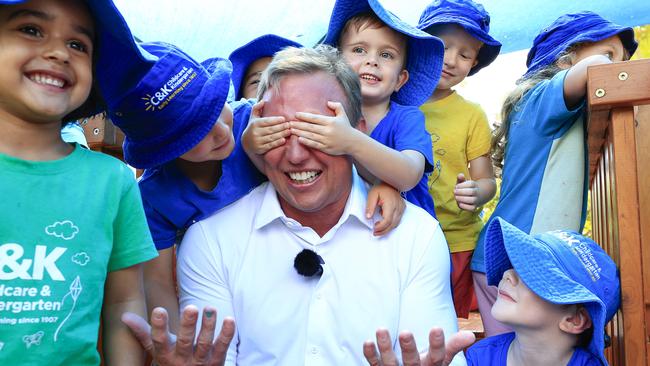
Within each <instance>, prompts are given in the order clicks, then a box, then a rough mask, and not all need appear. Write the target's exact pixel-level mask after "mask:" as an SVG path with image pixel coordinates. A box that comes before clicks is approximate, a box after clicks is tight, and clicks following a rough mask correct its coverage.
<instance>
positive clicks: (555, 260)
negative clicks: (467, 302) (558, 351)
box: [485, 217, 621, 365]
mask: <svg viewBox="0 0 650 366" xmlns="http://www.w3.org/2000/svg"><path fill="white" fill-rule="evenodd" d="M485 265H486V267H485V269H486V275H487V280H488V284H489V285H494V286H497V285H498V284H499V281H500V280H501V278H502V277H503V273H504V272H505V271H507V270H508V269H510V268H514V269H515V271H517V273H518V274H519V277H520V278H521V279H522V281H523V282H524V283H525V284H526V286H528V288H530V290H531V291H533V292H534V293H535V294H537V295H538V296H539V297H541V298H542V299H544V300H546V301H549V302H551V303H554V304H584V306H585V308H586V309H587V311H588V312H589V315H590V316H591V321H592V323H593V329H594V332H593V336H592V339H591V342H590V343H589V346H588V351H589V352H590V353H592V354H593V355H595V356H598V357H599V358H600V359H601V361H602V362H603V364H604V365H607V360H606V359H605V356H604V353H603V352H604V349H605V344H604V331H605V324H606V323H607V322H608V321H609V320H610V319H612V317H613V316H614V314H615V313H616V311H617V310H618V308H619V306H620V301H621V296H620V280H619V274H618V269H617V267H616V264H615V263H614V261H613V260H612V259H611V258H610V257H609V256H608V255H607V253H605V251H604V250H603V249H602V248H601V247H600V246H599V245H598V244H596V243H595V242H594V241H593V240H591V239H589V238H587V237H584V236H582V235H580V234H578V233H576V232H574V231H550V232H547V233H543V234H537V235H533V236H531V235H528V234H526V233H524V232H523V231H521V230H519V229H518V228H516V227H514V226H513V225H511V224H510V223H508V222H507V221H505V220H503V219H502V218H500V217H497V218H496V219H495V220H493V221H492V222H491V223H490V226H489V227H488V228H487V233H486V236H485Z"/></svg>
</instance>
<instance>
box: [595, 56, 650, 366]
mask: <svg viewBox="0 0 650 366" xmlns="http://www.w3.org/2000/svg"><path fill="white" fill-rule="evenodd" d="M588 77H589V80H588V88H587V89H588V90H587V93H588V98H587V99H588V104H589V106H588V108H589V122H588V147H589V162H590V164H589V173H590V187H591V205H592V222H593V237H594V240H596V242H598V243H600V244H601V246H602V247H603V248H605V250H606V251H607V252H608V253H609V255H610V256H611V257H612V258H614V260H615V261H616V263H617V264H618V266H619V269H620V273H621V287H622V301H621V309H620V310H619V311H618V313H617V314H616V315H615V316H614V319H613V320H612V321H611V322H610V323H609V324H608V326H607V333H608V334H609V335H610V336H611V338H612V346H611V347H610V348H608V349H607V350H606V355H607V357H608V359H609V361H610V364H611V365H612V366H619V365H634V366H636V365H650V348H649V341H650V338H649V337H650V105H649V104H650V60H638V61H627V62H620V63H614V64H610V65H600V66H594V67H591V68H589V71H588ZM596 331H598V330H596Z"/></svg>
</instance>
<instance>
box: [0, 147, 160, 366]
mask: <svg viewBox="0 0 650 366" xmlns="http://www.w3.org/2000/svg"><path fill="white" fill-rule="evenodd" d="M155 256H156V251H155V249H154V246H153V242H152V240H151V236H150V234H149V230H148V228H147V224H146V221H145V217H144V212H143V209H142V203H141V200H140V193H139V190H138V187H137V184H136V182H135V179H134V176H133V173H132V172H131V171H130V170H129V168H128V167H127V166H126V165H124V164H123V163H122V162H120V161H119V160H117V159H115V158H112V157H110V156H108V155H104V154H100V153H96V152H92V151H89V150H86V149H84V148H82V147H80V146H79V145H76V146H75V149H74V151H73V152H72V153H71V154H70V155H68V156H67V157H65V158H63V159H60V160H55V161H47V162H32V161H25V160H20V159H16V158H13V157H9V156H6V155H2V154H0V364H3V365H42V364H47V365H98V364H99V354H98V352H97V336H98V329H99V320H100V314H101V309H102V303H103V297H104V282H105V280H106V274H107V272H109V271H116V270H119V269H123V268H126V267H129V266H132V265H134V264H137V263H141V262H143V261H146V260H149V259H151V258H153V257H155Z"/></svg>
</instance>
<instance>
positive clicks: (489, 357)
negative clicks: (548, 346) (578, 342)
mask: <svg viewBox="0 0 650 366" xmlns="http://www.w3.org/2000/svg"><path fill="white" fill-rule="evenodd" d="M514 339H515V333H514V332H513V333H505V334H499V335H496V336H492V337H487V338H485V339H482V340H480V341H479V342H477V343H475V344H474V345H472V346H471V347H470V348H468V349H467V351H466V352H465V358H466V359H467V366H506V365H507V364H508V348H509V347H510V343H512V341H513V340H514ZM552 351H553V350H549V352H552ZM567 366H601V363H600V359H599V358H598V357H596V356H594V355H592V354H591V353H589V352H587V350H585V349H584V348H578V347H576V348H574V350H573V355H572V356H571V359H570V360H569V363H568V364H567Z"/></svg>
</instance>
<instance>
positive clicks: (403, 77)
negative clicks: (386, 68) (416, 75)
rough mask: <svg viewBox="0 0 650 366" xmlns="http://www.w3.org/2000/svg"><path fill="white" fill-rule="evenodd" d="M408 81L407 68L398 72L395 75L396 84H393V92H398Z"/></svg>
mask: <svg viewBox="0 0 650 366" xmlns="http://www.w3.org/2000/svg"><path fill="white" fill-rule="evenodd" d="M407 81H409V72H408V70H407V69H403V70H402V71H400V72H399V75H398V76H397V85H396V86H395V92H398V91H399V90H400V89H401V88H402V87H403V86H404V84H406V82H407Z"/></svg>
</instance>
